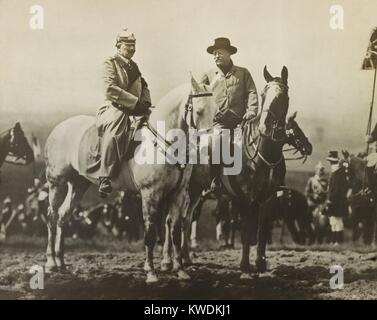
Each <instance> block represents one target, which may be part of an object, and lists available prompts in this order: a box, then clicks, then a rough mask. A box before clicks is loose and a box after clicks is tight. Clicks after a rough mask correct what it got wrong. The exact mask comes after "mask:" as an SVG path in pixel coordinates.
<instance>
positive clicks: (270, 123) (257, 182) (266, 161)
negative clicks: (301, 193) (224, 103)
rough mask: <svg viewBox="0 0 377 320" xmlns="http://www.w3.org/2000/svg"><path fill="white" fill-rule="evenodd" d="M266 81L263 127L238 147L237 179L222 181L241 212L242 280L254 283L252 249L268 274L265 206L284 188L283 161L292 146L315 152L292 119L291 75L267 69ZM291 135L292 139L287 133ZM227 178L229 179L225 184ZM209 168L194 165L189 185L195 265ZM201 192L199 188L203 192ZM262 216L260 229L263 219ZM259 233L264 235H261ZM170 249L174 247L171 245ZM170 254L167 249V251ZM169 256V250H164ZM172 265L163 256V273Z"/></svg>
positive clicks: (249, 129)
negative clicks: (196, 218)
mask: <svg viewBox="0 0 377 320" xmlns="http://www.w3.org/2000/svg"><path fill="white" fill-rule="evenodd" d="M264 77H265V79H266V81H267V85H266V86H265V88H264V90H263V93H262V111H261V114H260V115H259V119H260V121H259V125H258V124H256V123H255V122H253V123H246V124H244V125H243V126H242V127H243V130H242V132H243V134H242V143H240V144H237V143H235V144H234V147H235V148H237V147H241V148H242V150H241V154H242V168H241V172H240V173H239V174H238V175H233V176H230V175H229V176H222V182H223V184H224V185H225V186H226V189H227V192H228V193H229V194H230V195H231V196H232V200H233V203H234V204H235V205H236V208H235V209H236V210H237V211H238V212H240V219H241V223H240V224H241V240H242V259H241V272H242V274H241V278H248V277H250V271H251V266H250V262H249V255H250V246H251V245H256V244H257V235H258V240H259V241H258V257H257V261H256V262H257V268H258V270H259V271H261V272H263V271H265V269H266V260H265V246H266V240H267V237H268V229H267V228H268V219H269V217H268V213H267V212H268V210H266V209H267V208H265V204H266V201H267V200H268V199H269V198H270V197H271V195H272V194H273V193H274V192H275V191H276V190H277V188H278V187H279V186H281V185H283V184H284V178H285V173H286V168H285V161H284V157H283V145H284V144H286V143H290V144H293V145H294V146H295V147H297V149H298V150H299V151H300V152H302V153H303V154H304V155H309V154H311V151H312V146H311V145H310V143H309V142H308V140H307V138H306V137H305V135H304V134H303V132H302V131H301V130H298V129H299V127H298V125H297V123H295V122H294V116H293V117H292V118H289V119H288V123H286V115H287V111H288V104H289V98H288V83H287V80H288V70H287V68H286V67H284V68H283V69H282V72H281V77H275V78H274V77H272V76H271V75H270V73H269V72H268V71H267V68H264ZM287 129H289V130H288V133H287ZM297 133H301V135H302V137H301V138H305V139H303V140H300V141H299V140H298V139H295V134H297ZM226 177H228V178H226ZM209 183H210V174H209V165H195V166H194V169H193V174H192V176H191V180H190V188H189V189H190V190H189V191H190V205H189V208H188V212H187V214H186V215H185V216H186V219H185V223H184V227H185V229H186V231H185V232H184V235H185V236H184V239H183V240H184V241H183V249H182V253H183V259H184V262H185V263H190V257H189V254H188V242H189V236H188V235H189V232H188V230H189V226H190V224H191V221H192V214H193V211H194V210H195V207H196V206H197V204H198V203H199V201H200V194H201V192H202V190H203V188H206V187H208V186H209ZM198 186H200V187H198ZM259 215H260V219H259V224H258V216H259ZM258 229H259V232H258ZM166 240H167V241H165V244H168V243H169V241H168V240H169V239H166ZM165 247H166V248H167V249H168V247H169V246H168V245H166V246H165ZM165 252H168V250H165ZM169 262H170V259H169V255H168V254H164V259H163V260H162V268H163V269H166V268H167V266H168V265H169Z"/></svg>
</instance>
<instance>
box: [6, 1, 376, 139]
mask: <svg viewBox="0 0 377 320" xmlns="http://www.w3.org/2000/svg"><path fill="white" fill-rule="evenodd" d="M34 4H39V5H41V6H42V7H43V8H44V17H45V25H44V29H43V30H31V29H30V27H29V19H30V17H31V14H30V13H29V9H30V6H32V5H34ZM334 4H339V5H342V6H343V8H344V30H332V29H331V28H330V26H329V20H330V16H331V15H330V7H331V5H334ZM376 12H377V1H376V0H347V1H345V0H336V1H335V0H334V1H328V0H315V1H314V0H305V1H302V0H284V1H283V0H267V1H265V0H264V1H260V0H232V1H224V0H200V1H199V0H190V1H186V0H174V1H173V0H148V1H147V0H127V1H118V0H106V1H105V0H101V1H99V0H75V1H72V0H70V1H66V0H65V1H54V0H38V1H37V0H33V1H23V0H17V1H14V0H0V108H1V109H0V110H1V111H2V116H6V113H7V112H9V111H27V112H33V113H54V112H57V111H59V112H62V111H69V112H75V113H86V114H88V113H89V114H90V113H92V114H95V112H96V109H97V107H98V106H99V105H101V104H102V95H103V93H102V74H101V70H102V63H103V60H104V59H105V58H106V57H108V56H110V55H112V54H114V53H115V47H114V41H115V38H116V34H117V33H118V32H119V31H120V30H121V29H122V28H123V27H129V28H130V29H131V30H132V31H133V32H134V33H135V36H136V38H137V48H136V49H137V52H136V54H135V57H134V60H135V61H136V62H137V63H138V64H139V67H140V69H141V72H142V73H143V75H144V77H145V78H146V80H147V82H148V83H149V87H150V90H151V92H152V98H153V102H154V103H155V104H156V103H157V101H158V100H159V99H160V98H161V97H162V96H163V95H164V94H166V93H167V92H168V91H169V90H171V89H173V88H174V87H176V86H178V85H179V84H181V83H184V82H187V81H188V79H189V71H192V72H193V74H194V75H195V76H197V77H199V76H200V74H201V72H203V71H205V70H207V69H208V68H211V67H212V66H213V65H214V63H213V60H212V57H211V56H210V55H209V54H207V52H206V48H207V47H208V46H209V45H210V44H212V43H213V40H214V38H216V37H219V36H227V37H229V38H230V39H231V41H232V43H233V44H234V45H235V46H236V47H238V53H237V54H236V55H234V56H233V60H234V63H235V64H237V65H241V66H245V67H247V68H248V69H249V70H250V72H251V74H252V76H253V78H254V80H255V82H256V85H257V88H258V91H259V92H260V91H261V89H262V88H263V86H264V83H265V81H264V79H263V75H262V70H263V67H264V65H267V66H268V68H269V70H270V72H271V74H273V75H277V74H279V73H280V70H281V68H282V66H283V65H286V66H287V67H288V70H289V84H290V102H291V103H290V110H291V111H293V110H298V111H299V117H300V119H302V121H303V123H304V125H306V126H307V125H308V124H310V123H313V124H314V123H320V125H321V126H324V130H325V131H326V132H328V130H329V129H330V131H331V133H330V134H329V137H331V139H330V140H331V141H333V142H337V141H338V140H339V139H340V140H339V141H343V140H344V139H345V141H347V140H349V141H351V142H350V143H353V144H355V143H356V142H355V141H360V138H361V137H362V135H363V134H364V132H365V126H366V120H367V114H368V109H369V104H370V99H371V89H372V80H373V72H372V71H362V70H361V69H360V66H361V62H362V59H363V57H364V55H365V52H366V47H367V44H368V40H369V37H370V32H371V30H372V29H373V27H375V26H377V15H376ZM376 113H377V112H376ZM375 118H377V117H375ZM312 121H313V122H312ZM307 130H309V131H310V132H311V133H313V132H314V134H317V135H318V134H319V133H318V130H319V131H320V129H318V127H309V128H307ZM356 138H357V139H356ZM315 139H321V138H320V137H317V138H316V137H314V140H315ZM355 139H356V140H355ZM360 143H362V140H361V141H360Z"/></svg>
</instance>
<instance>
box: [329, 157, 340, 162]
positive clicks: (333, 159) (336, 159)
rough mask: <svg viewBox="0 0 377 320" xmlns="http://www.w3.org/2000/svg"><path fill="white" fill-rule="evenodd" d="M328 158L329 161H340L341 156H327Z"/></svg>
mask: <svg viewBox="0 0 377 320" xmlns="http://www.w3.org/2000/svg"><path fill="white" fill-rule="evenodd" d="M326 160H327V161H333V162H337V161H340V159H339V158H333V157H327V158H326Z"/></svg>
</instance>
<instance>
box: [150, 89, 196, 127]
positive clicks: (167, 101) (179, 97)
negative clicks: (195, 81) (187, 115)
mask: <svg viewBox="0 0 377 320" xmlns="http://www.w3.org/2000/svg"><path fill="white" fill-rule="evenodd" d="M190 92H191V86H190V85H189V84H183V85H181V86H179V87H176V88H174V89H173V90H171V91H169V92H168V93H167V94H166V95H165V96H164V97H162V98H161V100H160V101H159V102H158V103H157V105H156V108H155V109H153V110H152V114H151V116H150V119H151V121H152V122H155V121H157V120H166V119H169V118H170V116H171V115H172V114H173V113H177V112H178V111H179V110H178V109H179V107H180V106H181V105H182V104H183V103H185V102H186V101H185V99H187V98H188V96H189V94H190ZM178 113H179V112H178Z"/></svg>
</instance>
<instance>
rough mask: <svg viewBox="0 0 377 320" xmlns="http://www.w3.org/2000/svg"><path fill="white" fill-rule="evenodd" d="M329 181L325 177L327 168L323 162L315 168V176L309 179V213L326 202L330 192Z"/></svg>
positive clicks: (307, 193)
mask: <svg viewBox="0 0 377 320" xmlns="http://www.w3.org/2000/svg"><path fill="white" fill-rule="evenodd" d="M328 185H329V182H328V179H327V178H326V175H325V167H324V165H323V164H322V162H321V161H319V162H318V163H317V165H316V166H315V174H314V176H313V177H310V178H309V179H308V182H307V184H306V188H305V195H306V198H307V200H308V206H309V212H310V214H311V215H312V214H313V211H314V210H315V209H316V208H317V207H318V206H319V205H321V204H323V203H324V202H325V201H326V197H327V191H328Z"/></svg>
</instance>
